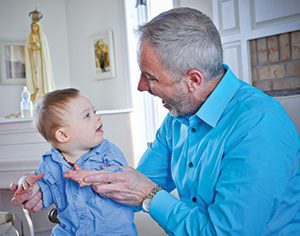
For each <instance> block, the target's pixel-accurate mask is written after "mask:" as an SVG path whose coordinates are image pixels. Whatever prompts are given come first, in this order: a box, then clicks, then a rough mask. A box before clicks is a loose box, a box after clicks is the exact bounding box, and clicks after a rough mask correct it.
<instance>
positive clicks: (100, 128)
mask: <svg viewBox="0 0 300 236" xmlns="http://www.w3.org/2000/svg"><path fill="white" fill-rule="evenodd" d="M102 126H103V124H101V125H100V126H99V128H98V129H97V130H96V132H98V131H102Z"/></svg>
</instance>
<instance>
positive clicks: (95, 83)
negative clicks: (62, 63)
mask: <svg viewBox="0 0 300 236" xmlns="http://www.w3.org/2000/svg"><path fill="white" fill-rule="evenodd" d="M66 6H67V7H66V10H67V13H66V14H67V25H68V36H69V52H70V65H71V70H70V71H71V72H70V73H71V84H72V86H74V87H78V88H80V89H81V91H82V92H83V93H85V94H88V96H89V98H90V99H91V100H92V101H93V103H94V105H95V107H96V108H97V109H98V110H106V109H125V108H130V107H131V95H130V80H129V78H128V63H127V60H126V59H127V56H126V53H127V50H126V36H125V32H126V30H125V29H126V25H125V22H126V21H125V16H124V6H123V0H111V1H104V0H85V1H82V0H66ZM106 30H113V39H114V50H115V53H114V54H115V64H116V76H115V78H113V79H106V80H101V81H100V80H95V79H94V78H93V75H92V72H91V51H90V48H89V46H90V37H91V36H95V35H97V34H99V33H101V32H103V31H106ZM133 53H135V52H133Z"/></svg>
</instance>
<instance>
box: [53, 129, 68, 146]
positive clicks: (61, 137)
mask: <svg viewBox="0 0 300 236" xmlns="http://www.w3.org/2000/svg"><path fill="white" fill-rule="evenodd" d="M55 139H56V140H57V141H58V142H60V143H66V142H68V141H69V140H70V136H69V135H68V134H67V133H66V132H65V130H64V129H62V128H61V129H58V130H56V131H55Z"/></svg>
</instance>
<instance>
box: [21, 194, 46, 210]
mask: <svg viewBox="0 0 300 236" xmlns="http://www.w3.org/2000/svg"><path fill="white" fill-rule="evenodd" d="M30 192H31V194H32V191H30ZM30 197H31V195H30ZM26 200H27V199H26ZM41 200H42V193H41V191H39V192H37V193H36V194H35V195H34V196H33V197H32V198H31V199H29V200H28V201H27V202H25V204H24V207H25V208H26V209H27V210H30V211H31V210H33V211H36V210H37V209H38V208H39V207H38V206H37V204H38V203H39V202H40V201H41Z"/></svg>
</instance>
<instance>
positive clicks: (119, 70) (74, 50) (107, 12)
mask: <svg viewBox="0 0 300 236" xmlns="http://www.w3.org/2000/svg"><path fill="white" fill-rule="evenodd" d="M36 7H37V8H38V10H39V11H41V12H42V14H43V16H44V17H43V19H42V20H41V25H42V28H43V30H44V32H45V34H46V36H47V39H48V43H49V48H50V53H51V57H52V64H53V72H54V80H55V83H56V87H57V88H63V87H70V86H72V87H76V88H79V89H80V90H81V91H82V92H83V93H85V94H87V95H88V96H89V97H90V99H91V100H92V102H93V103H94V105H95V107H96V109H98V110H106V109H109V110H112V109H125V108H130V107H131V97H130V96H131V95H130V80H129V78H128V77H129V76H128V69H127V68H128V64H127V60H126V58H127V57H126V52H127V51H126V41H125V40H126V37H125V16H124V9H123V7H124V6H123V0H111V1H104V0H85V1H82V0H39V1H37V0H26V1H20V0H0V32H1V33H0V40H22V41H24V42H25V40H26V38H27V37H28V35H29V33H30V24H31V19H30V17H29V16H28V13H29V12H31V11H32V10H34V9H35V8H36ZM108 29H111V30H113V36H114V46H115V47H114V49H115V64H116V76H115V78H113V79H107V80H102V81H99V80H95V79H94V78H93V75H92V72H91V57H92V55H91V51H90V37H91V36H94V35H97V34H98V33H100V32H103V31H105V30H108ZM133 53H135V52H133ZM22 87H23V85H2V84H0V117H1V116H5V115H8V114H10V113H18V112H19V111H20V109H19V102H20V93H21V91H22Z"/></svg>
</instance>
